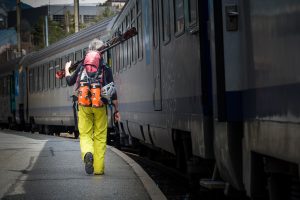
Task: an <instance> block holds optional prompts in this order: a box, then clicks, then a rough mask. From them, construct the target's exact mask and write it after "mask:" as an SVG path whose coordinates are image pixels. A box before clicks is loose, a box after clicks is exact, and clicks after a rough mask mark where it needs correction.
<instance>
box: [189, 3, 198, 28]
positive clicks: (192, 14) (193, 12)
mask: <svg viewBox="0 0 300 200" xmlns="http://www.w3.org/2000/svg"><path fill="white" fill-rule="evenodd" d="M188 3H189V24H190V25H192V24H195V23H196V20H197V0H189V1H188Z"/></svg>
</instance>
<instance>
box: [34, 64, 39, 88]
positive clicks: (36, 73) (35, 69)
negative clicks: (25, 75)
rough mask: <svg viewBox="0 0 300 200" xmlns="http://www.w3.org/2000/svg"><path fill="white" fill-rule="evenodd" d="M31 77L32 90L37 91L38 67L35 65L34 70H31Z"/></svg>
mask: <svg viewBox="0 0 300 200" xmlns="http://www.w3.org/2000/svg"><path fill="white" fill-rule="evenodd" d="M33 77H34V91H35V92H37V91H38V89H39V87H38V85H39V67H38V66H36V67H35V68H34V72H33Z"/></svg>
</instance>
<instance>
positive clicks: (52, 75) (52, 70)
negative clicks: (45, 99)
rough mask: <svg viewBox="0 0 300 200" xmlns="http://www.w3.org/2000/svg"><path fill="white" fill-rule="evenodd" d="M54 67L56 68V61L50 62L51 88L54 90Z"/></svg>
mask: <svg viewBox="0 0 300 200" xmlns="http://www.w3.org/2000/svg"><path fill="white" fill-rule="evenodd" d="M54 67H55V63H54V61H53V60H52V61H50V63H49V76H48V77H49V88H50V89H53V88H54V82H55V80H54Z"/></svg>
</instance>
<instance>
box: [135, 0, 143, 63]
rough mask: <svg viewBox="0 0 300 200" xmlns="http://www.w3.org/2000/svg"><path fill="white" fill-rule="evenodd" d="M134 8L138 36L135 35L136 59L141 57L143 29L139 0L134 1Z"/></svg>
mask: <svg viewBox="0 0 300 200" xmlns="http://www.w3.org/2000/svg"><path fill="white" fill-rule="evenodd" d="M136 9H137V31H138V33H139V34H138V36H137V43H136V46H137V47H136V48H137V56H138V59H139V60H140V59H142V58H143V31H142V30H143V29H142V2H141V0H137V1H136Z"/></svg>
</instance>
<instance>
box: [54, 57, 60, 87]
mask: <svg viewBox="0 0 300 200" xmlns="http://www.w3.org/2000/svg"><path fill="white" fill-rule="evenodd" d="M54 68H55V73H56V72H58V71H59V70H60V59H59V58H56V59H55V67H54ZM59 82H60V80H59V79H58V78H56V79H55V87H56V88H59Z"/></svg>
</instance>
